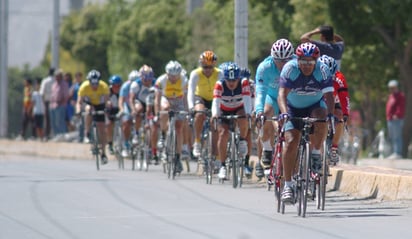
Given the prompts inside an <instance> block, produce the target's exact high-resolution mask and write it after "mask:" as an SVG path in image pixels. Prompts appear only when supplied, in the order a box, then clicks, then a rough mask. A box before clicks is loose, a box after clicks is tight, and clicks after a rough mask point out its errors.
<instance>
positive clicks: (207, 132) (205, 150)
mask: <svg viewBox="0 0 412 239" xmlns="http://www.w3.org/2000/svg"><path fill="white" fill-rule="evenodd" d="M193 113H194V114H196V113H202V114H205V116H206V119H205V121H204V123H203V129H202V135H201V137H200V142H201V145H202V149H201V154H200V159H199V160H198V161H199V162H203V173H204V175H205V178H206V184H212V179H213V173H214V170H215V169H214V167H215V158H214V157H213V155H212V136H211V133H212V132H211V127H210V115H211V112H210V110H208V109H205V110H196V111H194V112H193Z"/></svg>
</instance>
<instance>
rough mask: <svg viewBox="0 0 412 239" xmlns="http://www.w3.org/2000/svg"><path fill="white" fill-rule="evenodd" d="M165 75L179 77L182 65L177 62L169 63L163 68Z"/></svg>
mask: <svg viewBox="0 0 412 239" xmlns="http://www.w3.org/2000/svg"><path fill="white" fill-rule="evenodd" d="M165 70H166V73H167V74H170V75H180V73H181V72H182V65H180V63H179V62H177V61H169V62H168V63H167V65H166V67H165Z"/></svg>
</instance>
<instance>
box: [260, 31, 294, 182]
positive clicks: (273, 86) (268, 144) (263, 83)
mask: <svg viewBox="0 0 412 239" xmlns="http://www.w3.org/2000/svg"><path fill="white" fill-rule="evenodd" d="M293 51H294V48H293V45H292V43H290V42H289V41H288V40H287V39H279V40H277V41H275V42H274V43H273V45H272V48H271V53H270V56H268V57H266V58H265V59H264V60H263V61H262V62H261V63H260V64H259V66H258V68H257V70H256V78H255V80H256V100H255V112H256V119H257V120H259V119H260V118H261V116H264V117H265V118H271V117H272V116H274V115H275V114H276V115H277V114H278V113H279V107H278V103H277V97H278V90H279V77H280V72H281V70H282V68H283V66H284V65H285V64H286V62H288V61H289V60H291V59H292V58H293V55H294V54H293ZM258 127H259V125H258ZM273 135H275V127H274V124H272V122H271V121H265V123H264V125H263V129H262V135H261V141H262V147H263V155H262V159H261V164H257V165H256V170H255V173H256V176H257V177H259V178H261V177H263V175H264V174H263V169H262V167H261V166H263V167H264V169H265V170H267V169H269V167H270V163H271V161H272V149H273V146H272V144H273Z"/></svg>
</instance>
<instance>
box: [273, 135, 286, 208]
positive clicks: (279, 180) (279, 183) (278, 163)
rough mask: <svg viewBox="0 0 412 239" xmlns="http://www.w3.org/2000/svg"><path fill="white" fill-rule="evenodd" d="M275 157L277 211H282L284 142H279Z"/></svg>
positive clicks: (274, 172)
mask: <svg viewBox="0 0 412 239" xmlns="http://www.w3.org/2000/svg"><path fill="white" fill-rule="evenodd" d="M274 157H275V158H274V159H273V161H274V163H273V167H272V177H273V179H272V180H273V183H272V184H273V186H274V187H273V188H274V192H275V197H276V200H277V212H280V210H281V207H282V203H281V201H282V200H281V193H282V188H283V177H282V175H283V165H282V142H278V143H277V145H276V150H275V154H274ZM283 207H284V205H283Z"/></svg>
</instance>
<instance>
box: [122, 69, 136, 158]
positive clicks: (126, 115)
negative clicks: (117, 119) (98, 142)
mask: <svg viewBox="0 0 412 239" xmlns="http://www.w3.org/2000/svg"><path fill="white" fill-rule="evenodd" d="M139 77H140V73H139V72H138V71H137V70H132V71H131V72H130V73H129V76H128V78H127V81H126V82H124V83H123V84H122V87H121V88H120V94H119V113H120V114H122V135H123V149H122V153H121V154H122V157H128V156H129V151H130V142H129V139H130V136H131V133H132V115H131V113H132V109H131V107H130V104H129V94H130V85H131V84H132V82H133V81H134V80H136V79H137V78H139Z"/></svg>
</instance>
